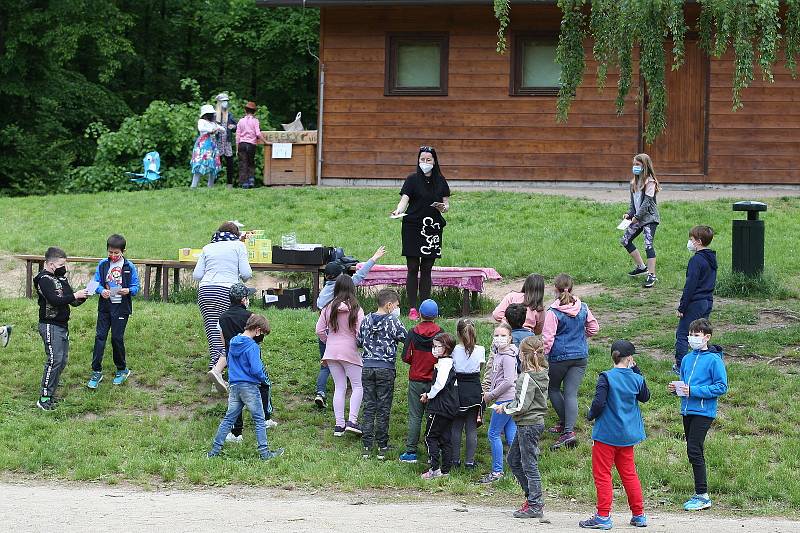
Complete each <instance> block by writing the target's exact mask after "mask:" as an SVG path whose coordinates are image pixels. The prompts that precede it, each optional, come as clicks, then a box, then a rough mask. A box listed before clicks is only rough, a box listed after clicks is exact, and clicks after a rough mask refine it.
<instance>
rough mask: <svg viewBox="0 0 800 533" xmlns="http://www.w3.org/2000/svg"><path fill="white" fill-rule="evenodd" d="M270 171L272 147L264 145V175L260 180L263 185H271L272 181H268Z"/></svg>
mask: <svg viewBox="0 0 800 533" xmlns="http://www.w3.org/2000/svg"><path fill="white" fill-rule="evenodd" d="M271 171H272V145H271V144H265V145H264V175H263V177H262V179H261V182H262V183H263V184H264V185H272V180H270V172H271Z"/></svg>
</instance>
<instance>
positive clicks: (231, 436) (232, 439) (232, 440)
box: [225, 433, 244, 444]
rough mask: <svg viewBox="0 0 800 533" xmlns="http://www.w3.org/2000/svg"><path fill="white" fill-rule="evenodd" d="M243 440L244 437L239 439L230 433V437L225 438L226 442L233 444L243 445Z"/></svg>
mask: <svg viewBox="0 0 800 533" xmlns="http://www.w3.org/2000/svg"><path fill="white" fill-rule="evenodd" d="M243 440H244V437H242V436H241V435H239V436H238V437H237V436H236V435H234V434H233V433H228V436H227V437H225V442H232V443H234V444H241V443H242V441H243Z"/></svg>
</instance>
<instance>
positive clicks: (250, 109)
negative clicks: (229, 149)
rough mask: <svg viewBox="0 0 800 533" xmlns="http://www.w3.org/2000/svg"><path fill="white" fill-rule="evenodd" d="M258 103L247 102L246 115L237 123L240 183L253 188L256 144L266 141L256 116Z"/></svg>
mask: <svg viewBox="0 0 800 533" xmlns="http://www.w3.org/2000/svg"><path fill="white" fill-rule="evenodd" d="M256 109H257V108H256V103H255V102H247V105H245V106H244V113H245V114H244V116H243V117H242V119H241V120H240V121H239V123H238V124H237V125H236V146H237V148H238V150H239V185H241V187H242V189H252V188H253V187H254V186H255V181H256V144H257V143H258V141H261V142H264V137H262V136H261V125H260V124H259V123H258V119H257V118H256Z"/></svg>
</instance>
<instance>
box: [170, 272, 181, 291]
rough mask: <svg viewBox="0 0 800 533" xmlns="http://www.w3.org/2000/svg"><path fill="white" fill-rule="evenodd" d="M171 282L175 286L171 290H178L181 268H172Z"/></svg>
mask: <svg viewBox="0 0 800 533" xmlns="http://www.w3.org/2000/svg"><path fill="white" fill-rule="evenodd" d="M172 284H173V285H174V286H175V287H174V289H173V290H176V291H177V290H178V289H179V288H180V286H181V269H180V268H173V269H172Z"/></svg>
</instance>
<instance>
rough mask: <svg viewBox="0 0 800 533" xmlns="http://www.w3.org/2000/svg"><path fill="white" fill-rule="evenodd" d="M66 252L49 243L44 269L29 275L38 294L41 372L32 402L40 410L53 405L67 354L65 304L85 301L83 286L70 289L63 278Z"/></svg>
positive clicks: (47, 409) (48, 409) (67, 317)
mask: <svg viewBox="0 0 800 533" xmlns="http://www.w3.org/2000/svg"><path fill="white" fill-rule="evenodd" d="M66 264H67V254H66V253H64V250H62V249H61V248H55V247H51V248H48V249H47V252H45V254H44V269H43V270H42V271H41V272H39V273H38V274H37V275H36V277H34V278H33V285H34V287H36V294H37V295H38V297H39V334H40V335H41V336H42V340H43V341H44V353H45V362H44V373H43V374H42V388H41V394H40V397H39V401H37V402H36V405H37V406H38V407H39V408H40V409H42V410H44V411H52V410H53V409H55V402H54V401H53V398H54V395H55V392H56V387H58V381H59V378H60V377H61V372H62V371H63V370H64V367H65V366H67V359H68V357H69V331H68V329H67V324H68V323H69V306H70V305H71V306H73V307H75V306H78V305H81V304H82V303H83V302H85V301H86V298H88V296H89V293H88V292H87V291H86V289H82V290H80V291H77V292H74V291H73V290H72V287H70V285H69V281H67V278H66V275H67V268H66Z"/></svg>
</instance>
